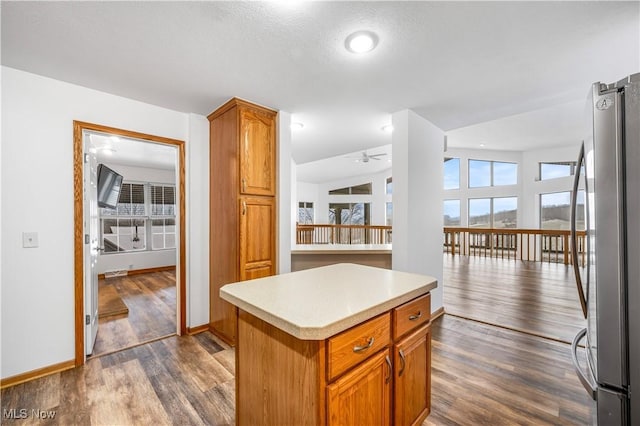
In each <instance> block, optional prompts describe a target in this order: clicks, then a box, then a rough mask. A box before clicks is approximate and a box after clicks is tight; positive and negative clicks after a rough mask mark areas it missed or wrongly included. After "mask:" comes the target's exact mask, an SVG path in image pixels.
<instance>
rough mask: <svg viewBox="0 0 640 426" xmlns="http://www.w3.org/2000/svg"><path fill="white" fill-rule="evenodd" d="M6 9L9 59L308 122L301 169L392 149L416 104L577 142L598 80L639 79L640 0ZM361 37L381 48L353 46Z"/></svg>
mask: <svg viewBox="0 0 640 426" xmlns="http://www.w3.org/2000/svg"><path fill="white" fill-rule="evenodd" d="M1 14H2V28H1V30H2V64H3V65H5V66H9V67H13V68H17V69H21V70H25V71H29V72H32V73H35V74H40V75H44V76H48V77H52V78H55V79H58V80H62V81H67V82H71V83H75V84H78V85H81V86H86V87H90V88H93V89H97V90H101V91H104V92H108V93H113V94H116V95H121V96H125V97H128V98H132V99H136V100H140V101H143V102H147V103H150V104H155V105H159V106H163V107H166V108H170V109H173V110H177V111H183V112H193V113H198V114H202V115H207V114H209V113H210V112H212V111H213V110H214V109H215V108H216V107H217V106H219V105H221V104H222V103H224V102H225V101H226V100H228V99H229V98H230V97H233V96H238V97H241V98H245V99H248V100H251V101H254V102H257V103H260V104H263V105H267V106H270V107H272V108H275V109H279V110H285V111H288V112H290V113H292V118H293V120H294V121H299V122H302V123H303V124H304V128H303V129H301V130H299V131H294V132H293V135H292V143H293V157H294V160H295V161H296V162H297V163H298V164H303V163H310V162H314V161H316V160H320V159H324V158H327V157H334V156H335V157H337V158H343V157H344V156H347V155H351V154H353V153H359V152H362V151H365V150H369V149H374V151H375V149H377V150H378V151H379V150H381V149H384V145H388V144H390V143H391V136H390V135H389V134H388V133H385V132H383V131H382V130H381V128H382V126H384V125H386V124H389V123H390V121H391V114H392V113H394V112H396V111H400V110H403V109H406V108H409V109H412V110H414V111H415V112H416V113H418V114H420V115H421V116H423V117H425V118H426V119H427V120H429V121H431V122H432V123H434V124H435V125H436V126H438V127H440V128H442V129H443V130H445V131H447V134H448V136H449V146H453V147H471V148H477V147H478V146H479V144H480V143H484V144H485V148H486V149H508V150H524V149H530V148H532V147H541V146H545V145H547V146H552V145H557V144H562V143H567V142H575V141H576V140H579V139H581V138H580V134H579V132H580V129H579V128H580V123H581V119H582V110H583V105H584V99H585V97H586V94H587V92H588V90H589V88H590V85H591V83H593V82H595V81H603V82H611V81H615V80H618V79H620V78H622V77H624V76H626V75H628V74H632V73H635V72H638V71H640V3H639V2H612V1H611V2H609V1H607V2H581V1H570V2H475V1H473V2H419V1H416V2H400V1H390V2H302V1H279V2H22V1H20V2H7V1H3V2H2V7H1ZM357 30H370V31H373V32H375V33H376V34H377V35H378V37H379V44H378V46H377V48H376V49H375V50H373V51H372V52H369V53H367V54H360V55H355V54H352V53H350V52H348V51H347V50H346V49H345V47H344V43H345V38H346V37H347V36H348V35H349V34H351V33H352V32H354V31H357ZM505 117H506V118H505ZM378 151H376V152H378ZM372 152H373V151H372ZM380 163H381V162H380ZM336 167H338V166H336ZM325 168H326V166H325Z"/></svg>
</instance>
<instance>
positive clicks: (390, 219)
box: [386, 203, 393, 226]
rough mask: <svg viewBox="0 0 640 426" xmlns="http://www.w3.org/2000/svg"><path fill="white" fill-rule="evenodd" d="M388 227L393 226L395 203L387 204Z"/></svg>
mask: <svg viewBox="0 0 640 426" xmlns="http://www.w3.org/2000/svg"><path fill="white" fill-rule="evenodd" d="M386 223H387V226H392V225H393V203H387V221H386Z"/></svg>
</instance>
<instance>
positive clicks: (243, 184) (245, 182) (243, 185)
mask: <svg viewBox="0 0 640 426" xmlns="http://www.w3.org/2000/svg"><path fill="white" fill-rule="evenodd" d="M242 192H247V180H246V179H245V178H242Z"/></svg>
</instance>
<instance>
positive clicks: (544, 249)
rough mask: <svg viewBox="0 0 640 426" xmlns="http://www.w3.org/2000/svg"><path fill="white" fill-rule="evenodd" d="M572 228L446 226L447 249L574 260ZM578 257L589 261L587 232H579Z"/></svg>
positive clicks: (530, 258) (472, 253)
mask: <svg viewBox="0 0 640 426" xmlns="http://www.w3.org/2000/svg"><path fill="white" fill-rule="evenodd" d="M569 239H570V232H569V231H568V230H561V229H555V230H554V229H510V228H507V229H487V228H484V229H483V228H456V227H445V228H444V251H445V252H446V253H451V254H452V255H456V254H460V255H463V256H484V257H496V258H501V259H514V260H528V261H538V262H549V263H564V264H565V265H568V264H570V263H571V256H573V253H572V252H571V244H570V242H569ZM577 246H578V253H577V256H578V261H579V264H580V265H581V266H584V265H585V261H586V241H585V232H584V231H578V232H577Z"/></svg>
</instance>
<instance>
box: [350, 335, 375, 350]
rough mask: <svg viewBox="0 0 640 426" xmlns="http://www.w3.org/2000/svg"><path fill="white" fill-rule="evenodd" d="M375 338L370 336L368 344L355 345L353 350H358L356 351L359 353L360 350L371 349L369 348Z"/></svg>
mask: <svg viewBox="0 0 640 426" xmlns="http://www.w3.org/2000/svg"><path fill="white" fill-rule="evenodd" d="M375 340H376V339H374V338H373V337H369V341H368V342H367V344H366V345H363V346H354V347H353V351H354V352H356V353H358V352H364V351H366V350H367V349H369V348H370V347H371V346H372V345H373V342H374V341H375Z"/></svg>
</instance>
